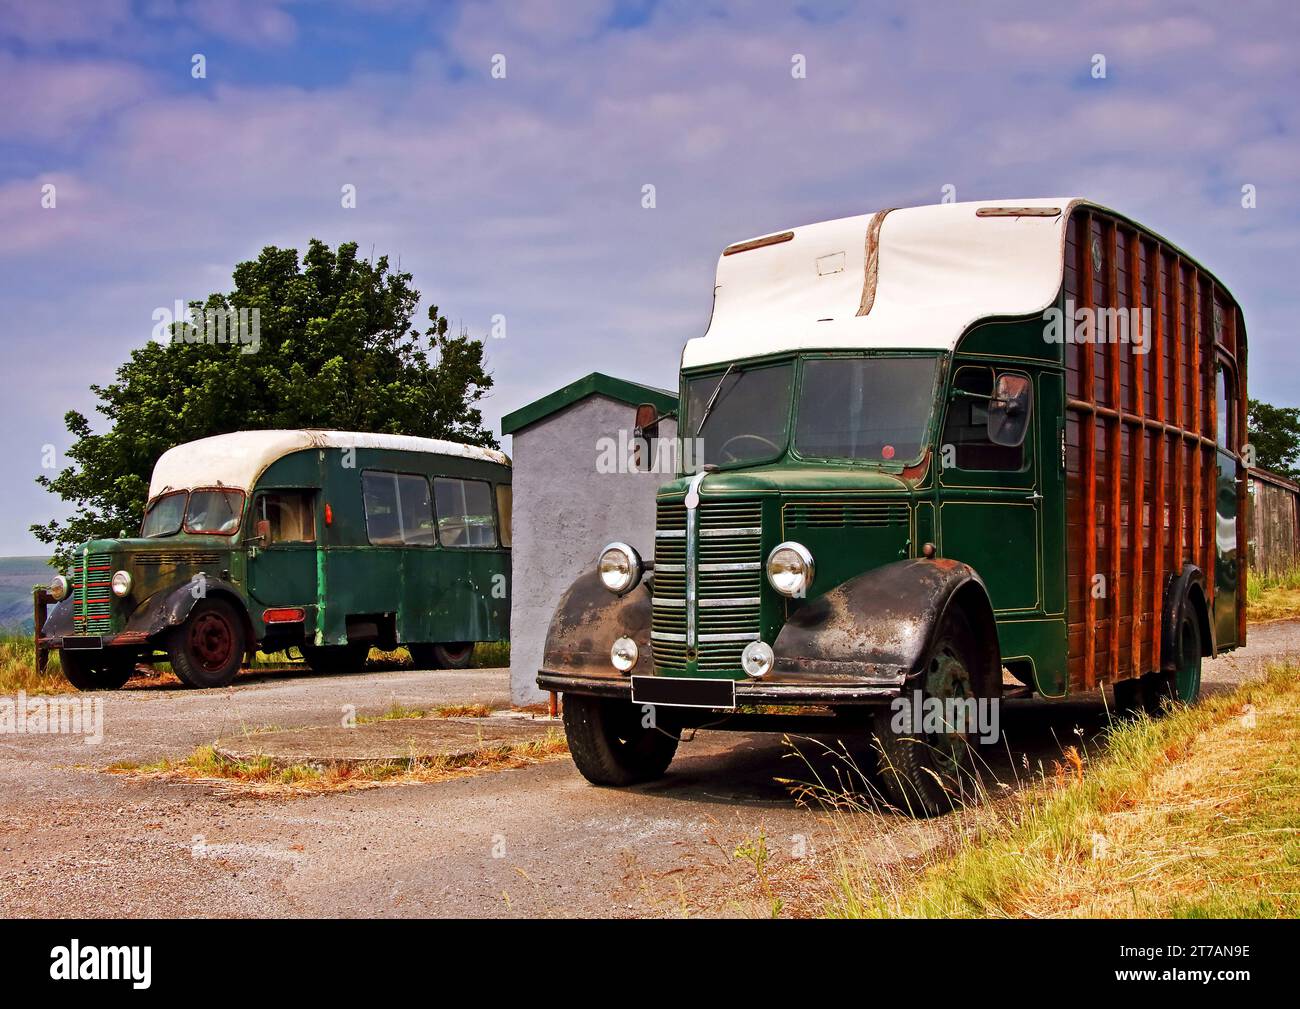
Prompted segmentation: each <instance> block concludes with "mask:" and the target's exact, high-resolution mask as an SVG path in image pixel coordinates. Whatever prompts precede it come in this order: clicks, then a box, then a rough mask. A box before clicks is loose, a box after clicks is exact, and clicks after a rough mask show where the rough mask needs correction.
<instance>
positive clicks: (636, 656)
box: [609, 634, 641, 676]
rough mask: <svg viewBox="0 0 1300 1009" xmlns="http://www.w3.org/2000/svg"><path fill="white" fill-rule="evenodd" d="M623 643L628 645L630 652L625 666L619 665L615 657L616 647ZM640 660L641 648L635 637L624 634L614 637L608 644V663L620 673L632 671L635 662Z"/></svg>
mask: <svg viewBox="0 0 1300 1009" xmlns="http://www.w3.org/2000/svg"><path fill="white" fill-rule="evenodd" d="M623 644H626V645H627V646H628V649H629V650H630V651H631V653H632V656H631V661H630V662H628V664H627V668H624V667H623V666H621V665H619V660H618V659H617V658H616V655H617V652H618V648H619V646H620V645H623ZM640 661H641V649H640V647H639V646H638V645H637V643H636V639H635V638H630V637H628V636H627V635H626V634H624V635H621V636H619V637H617V638H615V639H614V643H613V644H612V645H610V646H609V664H610V665H611V666H613V667H614V669H615V670H617V671H618V672H620V673H622V674H623V675H624V676H626V675H627V674H628V673H630V672H632V670H633V669H635V668H636V664H637V663H638V662H640Z"/></svg>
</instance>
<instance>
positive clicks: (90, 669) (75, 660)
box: [59, 651, 135, 690]
mask: <svg viewBox="0 0 1300 1009" xmlns="http://www.w3.org/2000/svg"><path fill="white" fill-rule="evenodd" d="M92 655H93V656H94V657H93V658H92ZM59 665H60V666H62V667H63V675H64V677H65V678H66V679H67V681H68V682H69V683H71V684H72V685H73V686H74V687H76V688H77V689H78V690H117V689H118V688H119V687H121V686H122V684H124V683H125V682H126V681H127V680H129V679H130V678H131V676H132V675H133V674H134V673H135V656H134V655H107V654H105V653H103V652H100V653H78V652H65V651H60V652H59Z"/></svg>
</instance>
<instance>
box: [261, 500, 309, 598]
mask: <svg viewBox="0 0 1300 1009" xmlns="http://www.w3.org/2000/svg"><path fill="white" fill-rule="evenodd" d="M316 498H317V491H316V490H315V489H312V488H303V489H297V490H295V489H281V488H276V489H274V490H263V491H258V492H257V494H256V495H255V496H254V498H253V532H252V536H251V537H250V538H249V540H248V591H249V595H251V596H252V597H253V598H254V599H256V600H257V601H258V602H259V603H261V604H262V605H263V606H264V607H265V606H302V607H309V606H314V605H315V603H316V578H317V568H316V539H317V535H316Z"/></svg>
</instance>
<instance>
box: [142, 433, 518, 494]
mask: <svg viewBox="0 0 1300 1009" xmlns="http://www.w3.org/2000/svg"><path fill="white" fill-rule="evenodd" d="M312 448H381V449H397V450H400V451H403V452H428V453H430V454H433V455H446V456H457V457H459V458H462V459H478V460H481V461H483V462H495V463H500V464H502V465H504V466H508V465H510V459H509V457H508V456H507V455H506V454H505V453H504V452H498V451H497V450H496V449H491V448H480V447H479V446H477V445H462V444H460V443H459V442H454V441H443V440H441V439H439V438H416V437H413V436H412V435H405V434H364V433H359V432H355V431H311V430H292V431H236V432H234V433H233V434H218V435H214V436H213V437H211V438H200V439H199V440H198V441H191V442H186V443H185V444H184V445H177V446H176V447H175V448H170V449H168V450H167V451H166V452H164V453H163V454H162V455H161V456H159V457H158V462H157V463H156V464H155V465H154V468H153V479H152V480H150V482H149V497H150V498H151V499H152V498H153V497H155V496H156V495H158V494H161V493H162V492H163V491H164V490H166V489H172V490H185V489H190V488H193V487H215V486H217V485H218V484H220V485H221V486H224V487H237V488H239V489H240V490H245V491H247V490H251V489H252V488H253V486H254V485H255V484H256V483H257V479H258V477H260V476H261V475H262V473H263V472H265V470H266V468H267V467H268V466H270V465H271V464H272V463H273V462H275V461H276V460H277V459H280V458H283V457H284V456H286V455H288V454H289V453H291V452H298V451H301V450H302V449H312Z"/></svg>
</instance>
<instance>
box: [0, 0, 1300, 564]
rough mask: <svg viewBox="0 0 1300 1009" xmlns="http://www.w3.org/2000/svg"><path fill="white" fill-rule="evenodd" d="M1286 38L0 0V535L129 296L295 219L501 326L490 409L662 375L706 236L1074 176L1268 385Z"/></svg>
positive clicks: (477, 318)
mask: <svg viewBox="0 0 1300 1009" xmlns="http://www.w3.org/2000/svg"><path fill="white" fill-rule="evenodd" d="M1297 52H1300V14H1298V13H1297V8H1296V6H1295V5H1294V4H1291V3H1276V4H1268V3H1251V2H1239V3H1234V4H1231V5H1223V4H1219V3H1159V4H1158V3H1141V2H1136V3H1135V2H1124V3H1096V4H1089V3H1070V4H1061V5H1058V6H1057V9H1053V6H1052V5H1050V4H1044V3H1041V2H1024V3H1019V2H1007V3H980V4H968V3H950V4H946V3H930V4H919V3H874V4H855V3H849V2H839V0H833V2H825V3H818V2H803V3H796V4H792V5H782V4H775V3H767V4H752V5H751V4H731V3H721V2H718V3H707V2H706V3H686V2H681V3H678V2H662V3H654V2H648V0H642V2H621V3H620V2H583V0H574V2H563V3H561V2H558V0H556V2H552V3H524V2H514V3H493V2H483V3H467V4H438V5H430V4H418V3H408V2H405V0H370V2H367V0H352V2H339V3H326V2H307V0H305V2H298V3H294V2H279V3H277V2H252V0H194V2H186V0H139V2H129V0H99V2H87V3H76V2H59V0H50V2H48V3H39V4H37V3H32V2H30V0H0V85H3V88H2V89H0V94H2V95H3V96H4V101H3V104H0V236H2V238H0V258H2V259H3V263H2V264H0V267H2V268H3V276H4V281H3V283H0V346H2V347H3V355H4V356H3V362H4V368H3V377H2V378H0V381H3V383H4V386H3V396H0V421H2V422H3V424H4V428H5V430H6V431H7V432H9V436H8V437H7V438H5V439H3V441H2V442H0V467H3V472H4V473H5V483H6V494H5V495H4V497H3V499H2V500H0V554H14V553H34V552H38V550H39V545H38V544H37V543H36V542H35V540H34V539H33V538H32V537H31V536H30V535H29V534H28V533H27V531H26V530H27V526H28V525H29V524H30V523H32V522H33V521H39V520H42V519H44V518H47V517H48V516H49V514H50V513H51V509H52V508H54V510H55V512H56V513H61V512H60V511H59V508H60V506H58V505H57V504H56V503H53V502H52V501H51V500H50V499H49V497H48V495H46V494H45V493H44V492H43V491H41V490H40V489H39V488H37V487H36V486H35V484H34V483H33V482H32V480H33V478H34V477H35V476H36V475H37V474H38V473H39V472H40V466H41V461H42V450H43V447H44V446H45V445H47V444H50V445H54V446H55V447H56V449H57V451H58V454H59V460H60V462H61V461H62V452H63V449H64V448H65V447H66V445H67V444H68V436H67V434H66V432H65V430H64V427H63V422H62V416H63V413H64V411H66V410H67V409H69V408H77V409H81V410H82V411H84V412H88V413H89V411H90V410H91V409H92V407H93V397H92V396H91V394H90V392H89V386H90V385H91V383H95V382H99V383H103V382H107V381H109V380H111V377H112V374H113V371H114V369H115V368H116V367H117V365H118V364H119V363H120V362H121V361H122V360H123V359H124V358H125V357H126V355H127V354H128V353H129V351H130V349H131V348H132V347H134V346H138V345H140V344H141V343H143V342H144V341H145V340H147V339H148V338H149V335H150V332H151V329H152V326H153V321H152V313H153V311H154V309H155V308H158V307H160V306H170V305H171V304H172V303H173V302H174V301H175V300H176V299H182V300H188V299H191V298H195V297H201V296H203V295H206V294H207V293H208V292H210V291H213V290H225V289H228V288H229V286H230V272H231V269H232V267H233V266H234V264H235V263H236V262H238V261H240V260H243V259H248V258H251V257H253V256H255V255H256V254H257V252H258V251H259V250H260V249H261V248H262V247H263V246H264V245H268V244H276V245H288V246H295V247H298V248H302V247H304V246H305V245H306V242H307V240H308V239H309V238H311V237H318V238H322V239H325V240H327V241H330V242H339V241H343V240H349V239H354V240H356V241H358V242H359V243H360V245H361V247H362V249H363V250H368V249H370V248H371V247H373V248H374V249H375V251H376V252H378V253H387V254H389V255H390V257H392V258H393V259H394V260H400V262H401V265H402V267H403V268H404V269H408V270H410V271H412V272H413V273H414V275H415V283H416V286H417V287H418V288H419V289H420V290H421V291H422V292H423V294H424V295H425V298H426V300H427V301H430V302H434V303H436V304H438V305H439V306H440V307H441V308H442V310H443V311H444V312H445V313H446V314H447V315H448V316H449V317H450V319H451V320H452V322H453V324H457V323H461V324H463V325H465V326H466V327H468V329H469V330H470V331H471V332H472V333H475V334H479V335H486V334H487V332H488V328H489V326H490V320H491V318H492V316H493V315H495V314H498V313H500V314H503V315H505V317H506V320H507V330H506V332H507V335H506V338H505V339H502V340H490V341H489V343H488V353H489V365H490V368H491V370H492V372H493V374H494V376H495V379H496V387H495V389H494V391H493V395H492V397H491V399H490V400H489V401H488V404H487V410H486V412H487V415H488V419H489V420H490V421H491V423H493V425H494V426H495V425H496V423H497V421H498V420H499V418H500V416H501V414H503V413H507V412H509V411H510V410H512V409H514V408H515V407H517V406H519V405H521V404H523V403H526V402H528V401H530V400H532V399H534V398H536V397H537V396H540V395H542V394H544V393H546V392H549V391H551V390H552V389H554V388H556V387H558V386H560V385H562V384H564V383H565V382H568V381H570V380H572V379H573V378H576V377H578V376H580V375H582V374H585V373H587V372H589V371H592V370H597V369H598V370H603V371H608V372H611V373H614V374H617V375H622V376H626V377H630V378H639V379H641V380H643V381H647V382H651V383H654V384H658V385H673V384H674V382H675V379H674V376H675V372H676V367H677V362H678V358H679V354H680V351H681V346H682V344H683V343H684V342H685V341H686V340H687V339H688V338H690V337H692V336H696V335H698V334H700V333H702V332H703V330H704V328H705V326H706V325H707V321H708V316H709V309H710V304H711V297H712V279H713V269H714V265H715V262H716V258H717V255H718V253H719V251H720V250H721V249H722V248H723V246H725V245H727V244H728V243H730V242H732V241H735V240H738V239H742V238H746V237H750V236H753V235H756V234H762V233H765V232H770V231H775V230H778V229H782V228H785V227H788V226H791V225H798V224H804V223H809V222H812V221H817V220H824V219H828V218H834V217H842V216H846V215H850V214H857V213H863V212H866V211H869V210H875V209H879V208H882V207H893V206H909V205H915V204H921V203H933V202H937V201H938V200H939V199H940V198H941V194H942V191H943V187H944V186H945V185H952V186H954V187H956V194H957V198H958V199H961V200H978V199H991V198H1000V197H1019V196H1052V195H1063V194H1072V195H1073V194H1077V195H1083V196H1087V197H1090V198H1092V199H1095V200H1098V201H1100V202H1102V203H1105V204H1108V205H1111V206H1114V207H1116V208H1118V209H1120V210H1122V211H1124V212H1125V213H1127V214H1129V215H1131V216H1133V217H1135V218H1137V219H1138V220H1141V221H1143V222H1144V223H1147V224H1148V225H1150V226H1151V227H1153V228H1155V229H1156V230H1157V231H1160V232H1162V233H1163V234H1165V235H1166V236H1168V237H1169V238H1170V239H1172V240H1173V241H1175V242H1176V243H1178V244H1180V245H1182V246H1184V247H1185V248H1187V249H1188V250H1189V251H1191V252H1192V253H1193V254H1195V255H1196V256H1198V257H1199V258H1200V259H1201V260H1202V261H1203V262H1205V263H1206V265H1208V266H1209V267H1210V268H1211V269H1212V270H1214V271H1215V272H1216V273H1218V275H1219V276H1220V277H1221V278H1222V279H1223V281H1224V282H1225V283H1226V284H1228V286H1229V287H1230V288H1231V289H1232V290H1233V292H1234V293H1235V294H1236V296H1237V297H1238V299H1239V300H1240V301H1241V302H1242V304H1243V306H1244V309H1245V312H1246V320H1247V326H1248V329H1249V332H1250V338H1251V359H1250V378H1251V391H1252V394H1253V395H1255V396H1257V397H1261V398H1264V399H1267V400H1270V401H1272V402H1276V403H1281V404H1287V405H1300V388H1298V387H1297V383H1296V380H1295V376H1296V374H1297V373H1298V372H1300V349H1298V348H1297V341H1296V339H1295V337H1294V330H1295V326H1294V319H1295V318H1296V312H1297V308H1298V307H1300V304H1298V302H1300V294H1298V293H1297V291H1298V288H1300V285H1297V284H1296V281H1295V279H1294V273H1295V270H1296V263H1297V255H1296V253H1297V244H1298V243H1297V225H1298V224H1300V193H1298V192H1297V183H1300V143H1298V141H1297V126H1298V123H1297V116H1298V113H1297V105H1296V102H1295V97H1294V96H1295V95H1296V94H1300V79H1298V78H1300V58H1298V57H1297V55H1296V54H1297ZM196 53H201V54H203V56H204V57H205V58H206V65H207V66H206V69H207V76H206V78H205V79H201V80H196V79H194V78H193V77H192V76H191V66H192V57H193V55H194V54H196ZM497 54H502V55H504V56H505V58H506V76H505V78H504V79H494V78H493V77H492V76H491V73H490V71H491V66H492V60H493V57H494V56H495V55H497ZM795 54H801V55H802V56H803V57H804V58H805V60H806V66H807V76H806V78H804V79H796V78H794V77H792V75H791V72H790V70H791V59H792V57H793V56H794V55H795ZM1094 54H1102V55H1103V56H1104V57H1105V59H1106V77H1105V78H1104V79H1094V78H1093V76H1092V75H1091V73H1090V71H1091V68H1092V65H1093V64H1092V61H1093V56H1094ZM49 183H52V184H54V185H55V186H56V191H57V206H56V207H55V208H54V209H43V208H42V207H41V192H42V186H44V185H46V184H49ZM645 184H653V185H654V186H655V187H656V196H657V200H656V203H657V205H656V207H655V208H654V209H653V210H647V209H644V208H643V207H642V206H641V187H642V186H643V185H645ZM343 185H354V186H356V192H357V206H356V208H355V209H344V208H343V207H342V206H341V205H340V190H341V187H342V186H343ZM1243 185H1251V186H1254V187H1255V190H1256V193H1257V206H1256V207H1255V208H1254V209H1245V208H1243V207H1242V205H1241V188H1242V186H1243Z"/></svg>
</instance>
